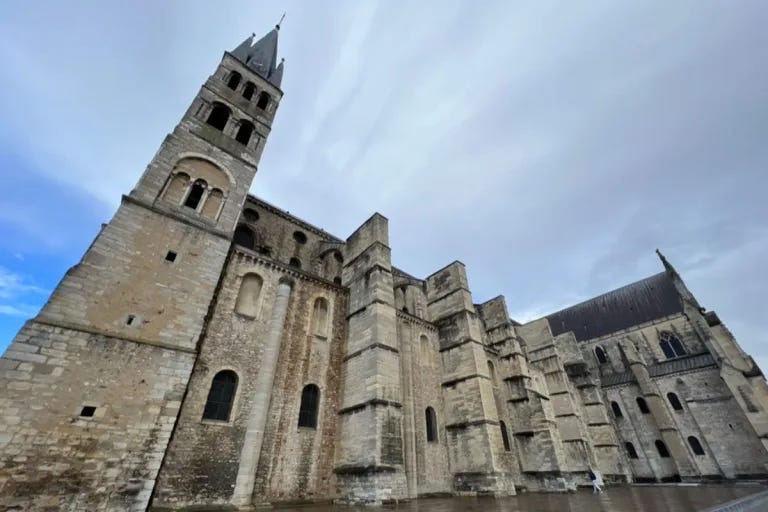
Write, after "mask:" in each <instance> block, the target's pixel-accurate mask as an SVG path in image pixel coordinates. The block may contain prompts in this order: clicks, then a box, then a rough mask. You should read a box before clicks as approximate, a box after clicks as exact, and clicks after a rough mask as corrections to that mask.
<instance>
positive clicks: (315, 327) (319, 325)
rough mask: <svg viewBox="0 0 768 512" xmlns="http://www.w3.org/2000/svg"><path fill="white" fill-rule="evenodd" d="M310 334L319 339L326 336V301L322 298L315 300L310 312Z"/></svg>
mask: <svg viewBox="0 0 768 512" xmlns="http://www.w3.org/2000/svg"><path fill="white" fill-rule="evenodd" d="M312 333H313V334H314V335H315V336H319V337H321V338H325V337H327V336H328V301H327V300H325V299H324V298H323V297H318V298H317V300H315V307H314V308H313V311H312Z"/></svg>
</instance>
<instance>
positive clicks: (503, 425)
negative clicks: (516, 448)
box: [499, 421, 511, 452]
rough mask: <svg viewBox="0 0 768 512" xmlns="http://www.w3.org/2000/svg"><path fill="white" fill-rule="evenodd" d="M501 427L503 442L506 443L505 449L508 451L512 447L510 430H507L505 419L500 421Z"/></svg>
mask: <svg viewBox="0 0 768 512" xmlns="http://www.w3.org/2000/svg"><path fill="white" fill-rule="evenodd" d="M499 428H500V429H501V442H502V443H504V451H505V452H508V451H510V450H511V448H510V447H509V432H507V424H506V423H504V422H503V421H500V422H499Z"/></svg>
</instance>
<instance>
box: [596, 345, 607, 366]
mask: <svg viewBox="0 0 768 512" xmlns="http://www.w3.org/2000/svg"><path fill="white" fill-rule="evenodd" d="M595 357H596V358H597V362H598V363H600V364H605V363H607V362H608V354H606V353H605V349H604V348H603V347H601V346H600V345H598V346H596V347H595Z"/></svg>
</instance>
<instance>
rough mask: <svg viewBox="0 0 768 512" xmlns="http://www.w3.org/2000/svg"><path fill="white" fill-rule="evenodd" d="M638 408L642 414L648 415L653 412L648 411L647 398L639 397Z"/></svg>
mask: <svg viewBox="0 0 768 512" xmlns="http://www.w3.org/2000/svg"><path fill="white" fill-rule="evenodd" d="M637 407H638V409H640V412H641V413H643V414H648V413H650V412H651V411H650V410H649V409H648V404H647V403H646V402H645V398H643V397H641V396H639V397H637Z"/></svg>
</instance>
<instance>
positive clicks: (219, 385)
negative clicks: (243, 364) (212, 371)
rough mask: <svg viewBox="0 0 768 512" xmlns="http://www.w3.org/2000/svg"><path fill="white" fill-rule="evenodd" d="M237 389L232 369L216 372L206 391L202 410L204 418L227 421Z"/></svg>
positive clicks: (235, 377) (235, 376)
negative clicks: (206, 396)
mask: <svg viewBox="0 0 768 512" xmlns="http://www.w3.org/2000/svg"><path fill="white" fill-rule="evenodd" d="M235 391H237V375H236V374H235V372H233V371H232V370H222V371H220V372H219V373H217V374H216V376H215V377H214V378H213V381H212V382H211V389H210V391H208V400H206V402H205V409H204V410H203V419H204V420H219V421H229V415H230V413H231V412H232V403H233V402H234V401H235Z"/></svg>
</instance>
